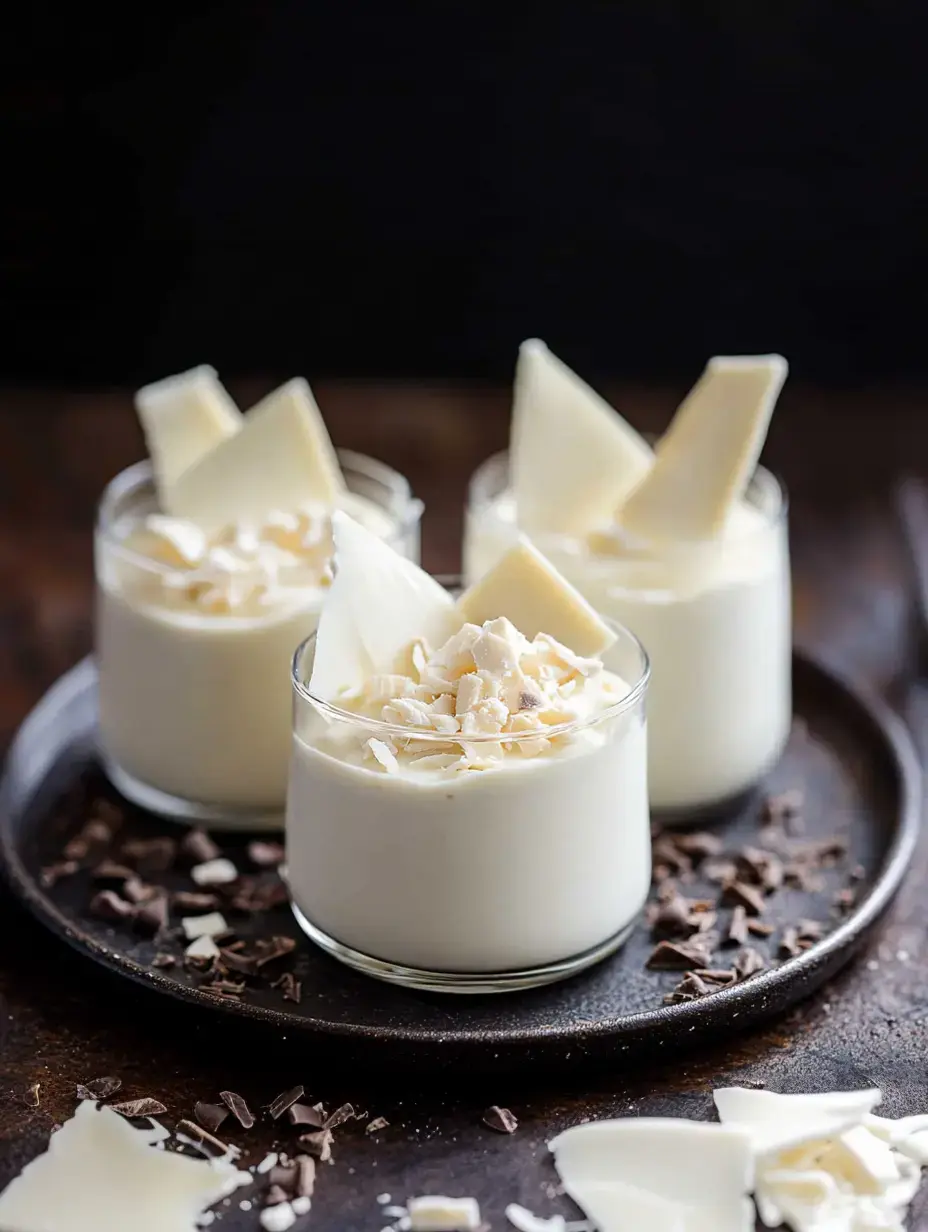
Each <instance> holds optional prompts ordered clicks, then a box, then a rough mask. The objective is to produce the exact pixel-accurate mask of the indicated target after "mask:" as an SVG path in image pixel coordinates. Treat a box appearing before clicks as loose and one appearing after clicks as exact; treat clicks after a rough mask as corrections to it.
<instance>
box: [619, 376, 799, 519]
mask: <svg viewBox="0 0 928 1232" xmlns="http://www.w3.org/2000/svg"><path fill="white" fill-rule="evenodd" d="M787 372H788V366H787V363H786V360H785V359H784V358H783V357H782V356H781V355H753V356H751V355H736V356H730V355H718V356H716V357H715V358H714V359H711V360H710V361H709V363H708V364H707V365H706V368H705V371H704V372H703V374H702V376H701V377H700V378H699V380H698V381H697V382H696V384H695V385H694V386H693V388H692V389H691V390H690V392H689V394H688V395H687V397H686V398H685V399H684V400H683V402H682V403H681V404H680V407H679V408H678V410H677V412H676V414H675V415H674V418H673V422H672V423H671V425H670V427H669V428H668V429H667V431H666V432H665V433H664V435H663V436H662V437H661V439H660V441H659V442H658V445H657V448H656V450H655V457H654V464H653V466H652V467H651V469H650V470H649V471H648V473H647V475H646V476H645V477H644V478H643V479H642V481H641V482H640V483H639V484H638V486H637V487H636V488H635V489H634V491H632V492H631V494H630V495H629V496H628V498H627V499H625V500H624V501H621V502H620V503H619V505H618V508H617V510H616V512H615V518H616V521H617V522H618V523H619V525H620V527H621V529H622V532H623V534H624V535H626V536H627V537H628V538H629V539H630V540H632V541H634V540H641V541H645V542H656V543H660V542H671V543H673V542H679V541H683V542H685V541H687V540H697V541H698V540H708V539H713V538H715V537H716V536H718V535H720V534H721V533H722V532H723V531H724V529H725V526H726V523H727V521H728V516H729V514H730V513H731V511H732V509H733V508H734V506H735V504H736V503H737V502H738V501H739V500H740V499H741V497H742V496H743V495H744V492H745V489H746V487H747V483H748V480H749V479H750V477H751V475H752V474H753V472H754V469H755V467H756V466H757V461H758V458H759V457H760V454H761V450H762V449H763V445H764V441H765V439H766V436H767V430H768V427H769V425H770V417H771V415H772V414H773V408H774V406H775V405H776V401H777V398H778V397H779V394H780V390H781V389H782V388H783V384H784V382H785V380H786V376H787Z"/></svg>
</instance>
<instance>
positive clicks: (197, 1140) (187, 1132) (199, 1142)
mask: <svg viewBox="0 0 928 1232" xmlns="http://www.w3.org/2000/svg"><path fill="white" fill-rule="evenodd" d="M174 1132H175V1133H176V1134H177V1135H178V1137H180V1138H184V1139H185V1140H186V1141H188V1142H189V1143H190V1144H191V1145H192V1146H195V1147H197V1148H199V1150H201V1151H202V1152H203V1154H204V1155H225V1154H226V1152H227V1151H228V1149H229V1148H228V1146H227V1145H226V1144H225V1143H224V1142H222V1141H221V1140H220V1139H219V1138H216V1137H215V1136H214V1135H213V1134H211V1133H210V1132H209V1130H206V1129H204V1128H203V1126H202V1125H197V1123H196V1121H178V1123H177V1128H176V1130H175V1131H174Z"/></svg>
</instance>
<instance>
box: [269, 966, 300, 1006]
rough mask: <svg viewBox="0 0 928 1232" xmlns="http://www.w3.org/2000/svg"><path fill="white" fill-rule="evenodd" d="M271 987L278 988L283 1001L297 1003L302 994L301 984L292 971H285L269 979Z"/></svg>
mask: <svg viewBox="0 0 928 1232" xmlns="http://www.w3.org/2000/svg"><path fill="white" fill-rule="evenodd" d="M271 987H272V988H279V989H280V995H281V996H282V997H283V999H284V1000H285V1001H292V1002H293V1003H294V1004H295V1005H299V1004H300V1001H301V999H302V996H303V986H302V984H301V983H300V981H299V980H298V979H297V978H296V976H295V975H294V974H293V972H292V971H285V972H284V973H283V975H281V976H279V977H278V978H277V979H276V980H272V981H271Z"/></svg>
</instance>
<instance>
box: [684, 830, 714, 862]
mask: <svg viewBox="0 0 928 1232" xmlns="http://www.w3.org/2000/svg"><path fill="white" fill-rule="evenodd" d="M675 841H676V845H677V849H678V850H679V851H682V852H683V854H684V855H686V856H689V857H690V859H691V860H692V861H693V863H694V864H699V863H700V862H701V861H703V860H706V859H708V858H709V857H710V856H718V855H721V853H722V851H723V850H724V847H725V844H724V843H723V842H722V840H721V839H720V838H719V836H718V835H717V834H710V833H709V832H708V831H707V830H697V831H694V832H693V833H690V834H678V835H677V836H676V840H675Z"/></svg>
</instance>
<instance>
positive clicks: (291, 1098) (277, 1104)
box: [267, 1086, 304, 1121]
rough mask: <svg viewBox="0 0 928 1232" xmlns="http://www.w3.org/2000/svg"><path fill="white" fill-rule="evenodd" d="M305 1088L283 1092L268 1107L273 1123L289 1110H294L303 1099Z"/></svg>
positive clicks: (293, 1088)
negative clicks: (294, 1106) (295, 1105)
mask: <svg viewBox="0 0 928 1232" xmlns="http://www.w3.org/2000/svg"><path fill="white" fill-rule="evenodd" d="M303 1094H304V1088H303V1087H302V1086H296V1087H291V1088H290V1090H289V1091H282V1092H281V1093H280V1095H278V1096H277V1098H276V1099H275V1100H273V1101H272V1102H271V1103H270V1104H269V1105H268V1110H267V1111H268V1116H269V1117H270V1118H271V1120H272V1121H276V1120H277V1118H278V1117H282V1116H283V1114H284V1113H285V1112H286V1111H287V1109H288V1108H292V1107H293V1105H294V1104H296V1103H298V1102H299V1100H301V1099H302V1098H303Z"/></svg>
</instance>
